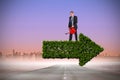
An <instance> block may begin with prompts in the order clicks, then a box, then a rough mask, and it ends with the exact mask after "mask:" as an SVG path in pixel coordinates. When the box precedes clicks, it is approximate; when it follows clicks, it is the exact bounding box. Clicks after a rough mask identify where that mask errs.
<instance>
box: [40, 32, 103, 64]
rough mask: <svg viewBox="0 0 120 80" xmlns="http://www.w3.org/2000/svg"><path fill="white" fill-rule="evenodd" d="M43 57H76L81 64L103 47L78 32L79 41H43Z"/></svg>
mask: <svg viewBox="0 0 120 80" xmlns="http://www.w3.org/2000/svg"><path fill="white" fill-rule="evenodd" d="M42 48H43V54H42V57H43V58H68V59H69V58H78V59H79V65H80V66H83V65H85V64H86V63H87V62H88V61H90V60H91V59H92V58H93V57H95V56H97V55H98V54H99V53H100V52H102V51H103V50H104V49H103V48H102V47H101V46H99V45H98V44H96V43H95V42H93V41H92V40H91V39H90V38H88V37H87V36H85V35H83V34H82V33H80V34H79V41H43V46H42Z"/></svg>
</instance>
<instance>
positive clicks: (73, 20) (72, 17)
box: [68, 11, 78, 41]
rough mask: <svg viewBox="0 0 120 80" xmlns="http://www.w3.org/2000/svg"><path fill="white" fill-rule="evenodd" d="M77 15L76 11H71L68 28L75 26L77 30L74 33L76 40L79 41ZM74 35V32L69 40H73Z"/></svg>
mask: <svg viewBox="0 0 120 80" xmlns="http://www.w3.org/2000/svg"><path fill="white" fill-rule="evenodd" d="M77 22H78V21H77V16H75V15H74V12H73V11H70V17H69V23H68V28H69V29H70V28H75V30H76V32H75V33H74V34H75V40H76V41H77V40H78V38H77V28H78V27H77ZM72 35H73V34H70V35H69V41H71V40H72Z"/></svg>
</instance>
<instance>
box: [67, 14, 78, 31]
mask: <svg viewBox="0 0 120 80" xmlns="http://www.w3.org/2000/svg"><path fill="white" fill-rule="evenodd" d="M77 22H78V20H77V16H74V22H73V25H74V27H75V29H77V28H78V27H77ZM68 27H69V28H71V27H72V21H71V16H70V17H69V23H68Z"/></svg>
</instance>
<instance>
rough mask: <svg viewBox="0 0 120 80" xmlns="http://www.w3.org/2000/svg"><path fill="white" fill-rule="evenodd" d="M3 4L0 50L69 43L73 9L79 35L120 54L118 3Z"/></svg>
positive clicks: (56, 0) (40, 0)
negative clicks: (55, 41) (43, 42)
mask: <svg viewBox="0 0 120 80" xmlns="http://www.w3.org/2000/svg"><path fill="white" fill-rule="evenodd" d="M1 4H2V5H1V13H2V14H1V17H2V18H1V23H2V24H1V25H0V28H1V32H2V35H1V38H2V40H1V43H0V44H1V45H3V46H2V47H0V50H1V51H7V52H9V51H11V50H12V49H16V50H17V51H24V52H31V51H39V50H40V51H41V48H42V41H43V40H68V36H67V35H65V34H64V33H66V32H67V31H68V27H67V26H68V18H69V12H70V11H71V10H73V11H74V12H75V15H77V16H78V34H79V33H83V34H85V35H87V36H89V37H90V38H91V39H92V40H93V41H95V42H96V43H98V44H100V45H101V46H103V47H104V48H105V52H106V53H110V54H113V53H114V54H120V53H119V52H120V51H119V49H118V47H119V44H118V43H119V40H120V39H119V30H120V29H119V27H120V23H119V21H120V15H119V14H120V8H119V7H120V6H119V4H120V1H119V0H5V1H3V2H2V1H1ZM73 38H74V37H73Z"/></svg>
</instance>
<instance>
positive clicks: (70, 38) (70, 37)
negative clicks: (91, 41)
mask: <svg viewBox="0 0 120 80" xmlns="http://www.w3.org/2000/svg"><path fill="white" fill-rule="evenodd" d="M72 35H73V34H70V35H69V41H71V40H72ZM74 35H75V40H76V41H78V38H77V29H76V32H75V33H74Z"/></svg>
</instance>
